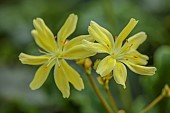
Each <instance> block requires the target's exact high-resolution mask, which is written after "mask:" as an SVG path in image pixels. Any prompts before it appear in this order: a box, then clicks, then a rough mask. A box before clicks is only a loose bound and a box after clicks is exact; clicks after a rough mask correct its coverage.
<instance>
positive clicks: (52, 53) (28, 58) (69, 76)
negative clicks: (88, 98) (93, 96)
mask: <svg viewBox="0 0 170 113" xmlns="http://www.w3.org/2000/svg"><path fill="white" fill-rule="evenodd" d="M77 20H78V17H77V15H74V14H70V15H69V17H68V18H67V20H66V22H65V23H64V25H63V26H62V28H61V29H60V30H59V32H58V34H57V37H55V36H54V35H53V33H52V32H51V31H50V29H49V28H48V27H47V26H46V24H45V23H44V21H43V20H42V19H41V18H37V19H34V20H33V25H34V27H35V29H34V30H32V32H31V33H32V35H33V36H34V39H35V42H36V44H37V45H38V46H39V47H40V48H42V49H43V50H44V51H42V50H40V52H41V53H43V55H41V56H32V55H28V54H25V53H21V54H20V55H19V59H20V61H21V62H22V63H23V64H29V65H41V66H40V67H39V68H38V70H37V71H36V73H35V76H34V79H33V81H32V82H31V83H30V88H31V89H32V90H35V89H38V88H40V87H41V86H42V85H43V83H44V82H45V81H46V79H47V77H48V75H49V72H50V70H51V69H52V67H53V66H54V65H55V67H54V80H55V83H56V85H57V87H58V89H59V90H60V91H61V93H62V94H63V97H64V98H68V97H69V95H70V86H69V82H70V83H71V84H72V85H73V86H74V88H76V89H77V90H79V91H80V90H82V89H84V84H83V80H82V78H81V77H80V75H79V74H78V73H77V72H76V71H75V70H74V69H73V68H72V67H71V66H69V65H68V63H67V62H66V61H65V59H68V60H72V59H79V58H85V57H88V56H92V55H94V52H89V51H86V50H85V49H84V48H83V45H82V44H81V42H82V40H83V39H87V40H88V41H90V40H91V39H92V38H91V37H90V36H89V35H81V36H78V37H76V38H74V39H72V40H70V41H66V39H67V37H68V36H70V35H71V34H72V33H73V32H74V30H75V28H76V25H77ZM56 40H57V41H56ZM92 40H93V39H92Z"/></svg>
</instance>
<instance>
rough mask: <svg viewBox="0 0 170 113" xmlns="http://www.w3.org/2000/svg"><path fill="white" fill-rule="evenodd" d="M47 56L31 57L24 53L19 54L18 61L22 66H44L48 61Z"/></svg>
mask: <svg viewBox="0 0 170 113" xmlns="http://www.w3.org/2000/svg"><path fill="white" fill-rule="evenodd" d="M49 58H50V57H49V56H47V55H42V56H32V55H28V54H25V53H20V55H19V60H20V61H21V62H22V64H29V65H40V64H44V63H45V62H47V61H48V60H49Z"/></svg>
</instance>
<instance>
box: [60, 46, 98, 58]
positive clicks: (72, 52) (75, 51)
mask: <svg viewBox="0 0 170 113" xmlns="http://www.w3.org/2000/svg"><path fill="white" fill-rule="evenodd" d="M95 54H96V52H93V51H89V50H87V49H85V48H84V46H83V45H82V44H79V45H76V46H74V47H72V48H70V49H68V50H67V51H64V52H63V55H62V57H64V58H65V59H82V58H86V57H89V56H93V55H95Z"/></svg>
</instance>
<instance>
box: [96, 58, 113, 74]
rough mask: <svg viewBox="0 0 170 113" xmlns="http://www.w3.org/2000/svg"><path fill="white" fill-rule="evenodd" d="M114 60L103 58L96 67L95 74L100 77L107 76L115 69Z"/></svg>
mask: <svg viewBox="0 0 170 113" xmlns="http://www.w3.org/2000/svg"><path fill="white" fill-rule="evenodd" d="M115 64H116V60H115V59H113V58H112V57H111V56H107V57H105V58H104V59H103V60H102V61H101V62H100V63H99V65H98V67H97V70H96V72H97V73H98V74H100V75H101V76H102V77H103V76H106V75H108V74H109V73H110V72H111V71H112V70H113V68H114V67H115Z"/></svg>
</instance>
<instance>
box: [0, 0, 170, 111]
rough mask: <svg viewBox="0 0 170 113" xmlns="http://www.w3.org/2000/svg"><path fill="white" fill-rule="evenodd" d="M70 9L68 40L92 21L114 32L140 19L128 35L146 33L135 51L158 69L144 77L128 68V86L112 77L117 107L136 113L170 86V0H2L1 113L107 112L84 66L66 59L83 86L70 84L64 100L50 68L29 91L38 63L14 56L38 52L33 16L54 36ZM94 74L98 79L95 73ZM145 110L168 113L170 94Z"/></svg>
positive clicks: (0, 48) (0, 37) (0, 49)
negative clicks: (73, 18) (73, 17)
mask: <svg viewBox="0 0 170 113" xmlns="http://www.w3.org/2000/svg"><path fill="white" fill-rule="evenodd" d="M70 13H75V14H77V15H78V17H79V21H78V25H77V28H76V31H75V32H74V33H73V34H72V35H71V36H70V37H69V38H70V39H71V38H73V37H74V36H77V35H81V34H87V28H88V25H89V23H90V21H91V20H94V21H96V22H98V23H99V24H100V25H102V26H103V27H105V28H107V29H108V30H109V31H110V32H111V33H112V34H113V35H114V36H117V35H118V34H119V33H120V31H121V30H122V29H123V28H124V26H125V25H126V24H127V23H128V21H129V20H130V18H132V17H133V18H135V19H137V20H139V23H138V25H137V26H136V27H135V29H134V30H133V32H132V33H131V34H130V35H133V34H135V33H137V32H140V31H145V32H146V33H147V36H148V38H147V41H146V42H145V43H144V44H143V45H141V46H140V48H139V51H140V52H141V53H143V54H146V55H148V56H149V57H150V59H149V63H148V65H149V66H152V65H154V66H156V67H157V73H156V75H154V76H152V77H148V76H141V75H137V74H134V73H133V72H131V71H130V70H128V80H127V82H126V84H127V88H126V89H123V87H122V86H120V85H117V84H116V83H115V81H114V80H113V79H112V80H111V82H110V88H111V92H112V94H113V97H114V98H115V100H116V103H117V105H118V107H119V109H125V110H126V111H127V113H137V112H139V111H141V110H142V108H144V107H145V106H146V105H147V104H149V103H150V102H151V101H152V100H153V99H154V98H156V97H157V96H158V95H159V94H160V93H161V91H162V88H163V87H164V85H165V84H169V85H170V0H48V1H47V0H0V113H105V112H106V111H105V109H104V108H103V106H102V104H101V103H100V101H99V100H98V98H97V96H96V95H95V93H94V91H93V90H92V88H91V86H90V84H89V82H88V80H87V76H86V75H85V73H84V71H83V68H82V67H80V66H78V65H76V64H75V62H69V63H70V65H72V66H73V67H74V68H75V69H76V70H77V71H78V72H79V73H80V74H81V76H82V78H83V79H84V83H85V87H86V88H85V89H84V90H83V91H82V92H78V91H76V90H75V89H73V87H71V96H70V98H68V99H63V98H62V95H61V93H60V92H59V91H58V89H57V87H56V86H55V84H54V80H53V72H51V73H50V75H49V77H48V80H47V81H46V82H45V84H44V85H43V86H42V87H41V88H40V89H38V90H36V91H31V90H30V88H29V83H30V82H31V80H32V78H33V76H34V73H35V71H36V69H37V68H38V66H37V67H36V66H27V65H22V64H21V63H20V61H19V60H18V55H19V54H20V53H21V52H25V53H29V54H37V53H38V47H37V46H36V44H35V42H34V40H33V37H32V36H31V33H30V32H31V30H32V29H33V25H32V20H33V19H34V18H36V17H41V18H43V19H44V21H45V22H46V24H47V25H48V26H49V28H50V29H51V30H52V31H53V33H54V34H55V35H56V34H57V31H58V30H59V29H60V27H61V26H62V25H63V23H64V21H65V19H66V18H67V16H68V15H69V14H70ZM99 57H101V56H100V55H97V56H95V57H93V58H92V59H96V58H99ZM93 75H94V76H93V77H94V79H95V80H96V77H98V75H96V74H95V72H94V74H93ZM96 84H98V83H97V81H96ZM99 87H100V86H99ZM100 88H101V90H102V91H103V89H102V87H100ZM103 95H105V93H104V92H103ZM106 98H107V97H106ZM148 113H170V98H165V99H163V100H162V101H161V102H160V103H159V104H157V105H156V106H155V107H154V108H153V109H152V110H151V111H149V112H148Z"/></svg>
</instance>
